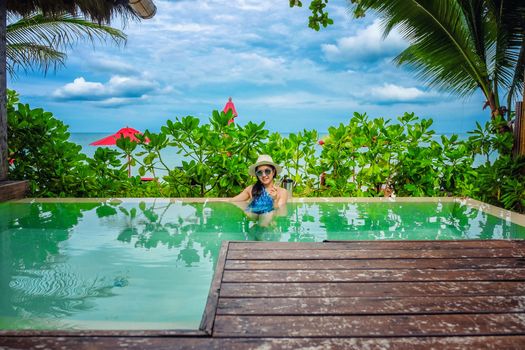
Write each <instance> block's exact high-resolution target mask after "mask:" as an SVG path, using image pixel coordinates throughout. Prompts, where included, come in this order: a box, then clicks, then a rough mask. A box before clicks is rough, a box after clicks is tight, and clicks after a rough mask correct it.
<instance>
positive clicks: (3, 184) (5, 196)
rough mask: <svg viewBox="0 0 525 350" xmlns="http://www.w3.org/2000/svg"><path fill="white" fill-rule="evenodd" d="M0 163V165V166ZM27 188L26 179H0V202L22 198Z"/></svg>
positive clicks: (27, 182)
mask: <svg viewBox="0 0 525 350" xmlns="http://www.w3.org/2000/svg"><path fill="white" fill-rule="evenodd" d="M2 165H3V164H2ZM2 165H0V167H1V166H2ZM6 174H7V173H6ZM0 176H1V175H0ZM1 180H3V179H1ZM28 190H29V181H28V180H22V181H0V202H4V201H8V200H13V199H22V198H24V197H25V196H26V193H27V192H28Z"/></svg>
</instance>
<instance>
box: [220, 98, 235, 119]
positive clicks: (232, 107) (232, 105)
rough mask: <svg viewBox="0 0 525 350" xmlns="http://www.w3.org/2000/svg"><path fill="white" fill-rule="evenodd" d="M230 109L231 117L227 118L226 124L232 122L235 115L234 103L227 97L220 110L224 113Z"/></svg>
mask: <svg viewBox="0 0 525 350" xmlns="http://www.w3.org/2000/svg"><path fill="white" fill-rule="evenodd" d="M230 109H231V111H232V115H233V118H232V119H230V120H228V125H230V124H231V123H233V120H234V119H235V118H236V117H237V111H236V110H235V105H234V104H233V102H232V98H231V97H229V98H228V102H226V105H225V106H224V109H223V110H222V111H223V112H224V113H227V112H228V111H229V110H230Z"/></svg>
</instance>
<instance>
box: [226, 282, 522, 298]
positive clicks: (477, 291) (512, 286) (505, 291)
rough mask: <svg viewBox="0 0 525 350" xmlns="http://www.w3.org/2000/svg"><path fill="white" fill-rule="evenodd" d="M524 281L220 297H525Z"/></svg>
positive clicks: (297, 286)
mask: <svg viewBox="0 0 525 350" xmlns="http://www.w3.org/2000/svg"><path fill="white" fill-rule="evenodd" d="M524 294H525V283H524V282H412V283H403V282H374V283H358V282H354V283H351V282H338V283H328V282H326V283H222V287H221V291H220V297H221V298H223V297H228V298H236V297H260V298H261V297H306V298H311V297H386V296H392V297H393V296H451V295H455V296H460V295H524Z"/></svg>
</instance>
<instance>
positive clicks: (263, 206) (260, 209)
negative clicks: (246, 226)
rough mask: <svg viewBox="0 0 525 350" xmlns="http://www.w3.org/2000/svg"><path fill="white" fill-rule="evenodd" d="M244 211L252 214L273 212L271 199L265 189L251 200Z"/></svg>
mask: <svg viewBox="0 0 525 350" xmlns="http://www.w3.org/2000/svg"><path fill="white" fill-rule="evenodd" d="M246 210H248V211H250V212H252V213H254V214H264V213H269V212H271V211H272V210H273V198H272V197H271V196H270V194H268V192H266V188H264V187H263V190H262V192H261V194H260V195H259V196H258V197H254V198H253V200H252V201H251V203H250V204H249V205H248V208H246Z"/></svg>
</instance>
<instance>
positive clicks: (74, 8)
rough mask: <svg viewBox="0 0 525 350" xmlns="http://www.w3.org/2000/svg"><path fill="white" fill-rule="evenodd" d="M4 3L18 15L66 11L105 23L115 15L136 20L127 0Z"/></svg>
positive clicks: (40, 0) (9, 1)
mask: <svg viewBox="0 0 525 350" xmlns="http://www.w3.org/2000/svg"><path fill="white" fill-rule="evenodd" d="M6 5H7V11H8V12H9V13H14V14H18V15H20V16H29V15H31V14H33V13H35V12H42V13H43V14H44V16H55V15H60V14H63V13H68V14H70V15H72V16H74V17H79V16H84V17H85V18H86V19H88V20H91V21H94V22H97V23H106V24H108V23H110V21H111V19H112V18H114V17H116V16H119V17H121V18H123V19H124V20H125V21H126V20H129V19H137V20H138V16H137V15H136V14H135V13H134V12H133V10H132V9H131V7H129V4H128V1H127V0H6Z"/></svg>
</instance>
